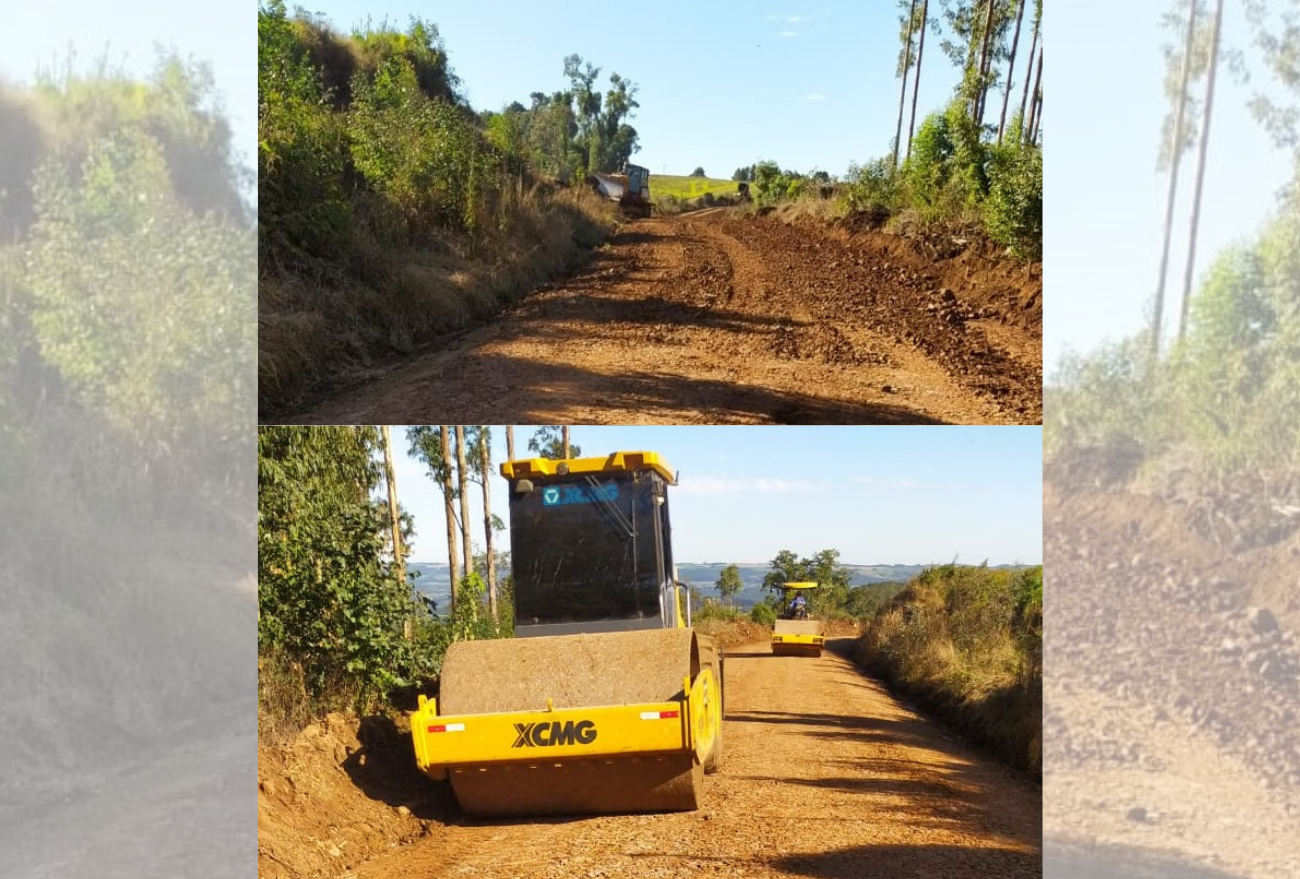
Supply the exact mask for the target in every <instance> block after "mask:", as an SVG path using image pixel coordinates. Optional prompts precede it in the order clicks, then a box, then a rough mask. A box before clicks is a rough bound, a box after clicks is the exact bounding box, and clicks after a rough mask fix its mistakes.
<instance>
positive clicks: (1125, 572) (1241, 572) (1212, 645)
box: [1043, 467, 1300, 879]
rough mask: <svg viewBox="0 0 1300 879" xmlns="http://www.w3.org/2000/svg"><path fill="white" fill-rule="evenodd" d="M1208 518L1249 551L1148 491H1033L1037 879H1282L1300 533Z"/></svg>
mask: <svg viewBox="0 0 1300 879" xmlns="http://www.w3.org/2000/svg"><path fill="white" fill-rule="evenodd" d="M1088 472H1089V473H1090V475H1094V476H1095V474H1096V473H1098V472H1103V471H1101V469H1100V468H1098V467H1090V468H1088ZM1152 472H1158V471H1156V469H1155V468H1153V469H1152ZM1148 478H1154V477H1148ZM1246 500H1248V501H1249V500H1253V501H1255V503H1254V508H1255V509H1254V512H1261V513H1263V514H1264V515H1265V516H1267V514H1268V513H1269V506H1268V504H1267V503H1265V502H1262V501H1260V500H1259V499H1258V498H1247V499H1246ZM1216 506H1217V508H1218V509H1220V510H1227V511H1229V512H1231V513H1234V514H1235V517H1236V518H1237V520H1238V521H1240V522H1242V523H1243V525H1247V528H1246V530H1247V532H1248V533H1249V532H1252V531H1253V532H1254V535H1253V536H1256V537H1257V544H1256V545H1251V546H1245V547H1234V546H1233V545H1232V544H1231V543H1229V542H1222V543H1221V542H1220V540H1222V539H1223V538H1226V537H1227V535H1228V532H1227V531H1224V530H1222V529H1224V528H1225V526H1227V525H1230V524H1231V523H1230V522H1229V521H1227V520H1223V519H1216V520H1215V523H1217V527H1218V528H1219V529H1221V530H1220V531H1219V532H1218V536H1217V537H1216V533H1215V532H1214V531H1213V530H1211V527H1209V526H1212V525H1213V524H1214V523H1210V522H1209V520H1208V519H1207V517H1206V515H1205V513H1204V512H1198V508H1197V507H1196V506H1194V505H1190V504H1187V503H1185V502H1181V501H1178V500H1174V499H1168V498H1164V497H1161V496H1160V495H1158V494H1155V493H1154V492H1150V490H1149V489H1148V491H1142V492H1140V491H1136V490H1128V489H1126V488H1119V487H1112V488H1107V489H1099V488H1096V487H1094V486H1093V485H1092V484H1091V480H1089V481H1088V483H1087V484H1084V485H1080V484H1071V483H1070V482H1069V481H1067V480H1066V479H1063V478H1061V477H1060V476H1059V475H1058V476H1056V477H1055V478H1048V479H1047V480H1046V481H1045V483H1044V503H1043V507H1044V532H1043V534H1044V545H1043V554H1044V563H1045V565H1046V566H1047V568H1048V569H1049V570H1051V571H1052V572H1053V577H1054V582H1055V583H1056V584H1057V588H1056V589H1055V590H1054V592H1053V596H1054V597H1053V601H1052V603H1051V606H1050V609H1049V612H1048V613H1047V614H1046V615H1045V617H1044V633H1043V635H1044V637H1043V642H1044V645H1045V656H1044V663H1045V666H1046V674H1045V675H1044V682H1045V686H1046V692H1045V694H1044V711H1043V739H1044V750H1043V780H1044V789H1045V791H1046V797H1045V806H1046V808H1045V812H1044V825H1045V833H1046V838H1047V845H1046V854H1047V861H1046V862H1047V864H1048V865H1054V864H1060V865H1061V867H1062V869H1061V871H1060V872H1046V873H1045V876H1047V877H1049V879H1052V877H1061V879H1066V877H1070V879H1073V877H1075V876H1085V875H1086V876H1097V877H1109V876H1141V877H1164V876H1171V877H1173V876H1177V877H1180V879H1181V877H1216V879H1226V877H1229V876H1232V877H1237V876H1240V877H1250V879H1284V877H1285V879H1291V877H1295V876H1300V848H1298V847H1297V845H1296V840H1298V839H1300V727H1297V724H1296V718H1297V716H1300V637H1297V627H1298V626H1300V598H1297V593H1296V586H1295V584H1296V560H1297V559H1298V558H1300V530H1298V529H1297V528H1296V526H1295V524H1294V523H1293V522H1290V521H1288V520H1287V519H1285V518H1283V519H1282V520H1281V524H1282V525H1284V526H1285V529H1284V530H1281V531H1277V532H1274V533H1273V534H1272V535H1271V536H1269V537H1268V538H1267V539H1265V538H1264V537H1262V535H1269V532H1270V530H1271V529H1270V528H1269V527H1268V523H1269V520H1268V519H1267V518H1265V519H1264V520H1260V519H1257V518H1255V517H1254V516H1252V515H1251V513H1252V509H1251V508H1244V509H1243V508H1240V507H1235V505H1234V504H1233V502H1232V501H1231V499H1229V498H1223V499H1220V500H1218V501H1217V503H1216ZM1252 522H1253V523H1254V524H1250V523H1252ZM1272 524H1274V525H1276V524H1278V523H1277V522H1274V523H1272ZM1175 858H1176V859H1177V860H1175ZM1085 861H1086V862H1087V863H1088V864H1089V869H1088V870H1087V871H1084V870H1083V869H1081V868H1080V869H1077V870H1076V869H1071V868H1069V865H1070V864H1082V863H1084V862H1085ZM1102 863H1109V864H1111V865H1112V866H1111V867H1109V868H1107V869H1099V868H1098V864H1102ZM1139 864H1141V865H1144V866H1143V867H1142V868H1141V869H1138V867H1137V866H1136V865H1139Z"/></svg>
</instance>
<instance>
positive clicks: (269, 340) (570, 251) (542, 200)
mask: <svg viewBox="0 0 1300 879" xmlns="http://www.w3.org/2000/svg"><path fill="white" fill-rule="evenodd" d="M498 220H499V226H498V230H499V231H498V232H497V233H496V234H494V235H490V236H489V235H481V236H478V237H476V238H474V239H472V240H471V239H469V238H468V237H465V236H456V235H452V234H448V235H446V236H445V237H443V238H442V239H441V240H439V241H438V242H436V246H433V247H430V246H428V242H424V243H422V244H421V245H419V246H416V245H398V244H394V243H390V241H385V238H386V236H383V235H382V234H377V232H376V230H374V229H373V228H371V226H370V224H368V223H366V222H365V221H364V220H363V221H361V222H358V223H356V224H354V225H353V226H352V228H351V229H350V230H349V232H348V234H347V237H346V239H345V240H344V241H343V242H342V243H341V245H340V247H339V248H338V250H337V252H336V253H335V254H334V255H333V257H332V258H330V259H328V260H327V259H312V260H298V261H295V264H294V265H292V266H291V267H281V266H277V265H276V264H275V263H274V262H272V263H270V264H269V265H267V264H264V265H263V266H261V267H260V273H261V277H260V278H259V280H258V295H259V314H258V403H259V408H261V409H262V410H264V411H265V410H270V411H274V410H276V409H277V408H279V407H283V406H285V405H288V404H290V403H292V401H293V400H294V399H295V398H297V397H299V396H300V395H302V394H303V393H305V392H307V391H310V390H311V389H313V388H314V387H315V386H318V385H320V384H322V383H324V382H326V381H328V380H329V379H330V378H331V377H332V376H334V375H337V374H338V373H340V372H341V371H343V370H345V369H347V368H350V367H353V368H354V367H356V366H362V367H365V366H369V365H370V364H372V363H373V362H375V361H377V360H380V359H383V358H385V357H391V356H395V355H400V354H405V353H410V352H412V351H415V350H417V349H419V348H420V347H422V346H423V345H425V344H427V343H428V342H430V341H431V340H432V339H434V338H436V337H437V336H438V335H440V334H443V333H447V332H452V331H455V330H457V329H460V328H462V327H464V326H466V325H467V324H469V323H470V322H471V321H473V320H476V319H479V318H482V317H486V316H488V315H490V314H492V313H494V312H495V311H496V310H498V309H499V308H500V307H501V306H502V305H504V304H506V303H508V302H511V301H514V300H516V299H518V298H519V297H521V296H522V295H523V294H525V293H527V292H528V291H529V290H530V289H532V288H533V287H535V286H536V285H537V284H538V283H540V282H541V281H543V280H545V279H546V278H548V277H550V276H552V275H554V274H555V273H557V272H561V271H564V270H566V269H569V268H573V267H574V266H576V265H577V264H579V263H580V262H581V261H582V260H583V259H584V258H585V257H586V255H587V254H588V253H589V252H590V251H591V249H592V248H594V247H596V246H597V245H598V244H600V243H601V242H602V241H604V240H605V239H606V238H607V237H608V236H609V234H610V233H611V232H612V230H613V228H614V224H615V206H614V205H612V204H611V203H609V202H606V201H604V200H603V199H600V198H599V197H597V196H596V195H594V194H593V193H591V192H589V191H588V190H587V189H586V188H585V187H572V188H568V189H564V188H555V189H550V188H544V187H536V188H534V189H533V191H531V192H525V193H520V194H518V195H516V196H513V197H511V198H509V199H508V200H506V202H505V203H504V204H503V205H502V206H501V209H500V212H499V215H498Z"/></svg>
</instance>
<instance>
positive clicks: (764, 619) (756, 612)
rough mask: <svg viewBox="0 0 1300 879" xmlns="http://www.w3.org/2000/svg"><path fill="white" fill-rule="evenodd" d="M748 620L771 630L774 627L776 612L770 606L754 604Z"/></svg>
mask: <svg viewBox="0 0 1300 879" xmlns="http://www.w3.org/2000/svg"><path fill="white" fill-rule="evenodd" d="M749 618H750V620H752V621H753V622H756V623H758V624H759V625H761V626H767V627H769V628H771V627H772V626H774V625H776V611H775V610H773V609H772V605H770V604H756V605H754V609H753V610H751V611H750V612H749Z"/></svg>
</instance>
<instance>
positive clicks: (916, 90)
mask: <svg viewBox="0 0 1300 879" xmlns="http://www.w3.org/2000/svg"><path fill="white" fill-rule="evenodd" d="M929 13H930V0H921V36H920V38H919V39H918V40H917V42H916V76H915V77H913V78H912V119H911V121H910V122H909V123H908V124H907V152H906V153H905V154H904V156H903V158H904V160H906V159H908V158H910V157H911V155H912V135H913V134H914V133H915V132H916V97H917V95H918V94H920V92H921V59H922V58H923V57H924V56H925V28H926V25H927V24H928V23H929V21H930V18H929Z"/></svg>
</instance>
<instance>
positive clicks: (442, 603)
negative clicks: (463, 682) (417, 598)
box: [410, 562, 1018, 613]
mask: <svg viewBox="0 0 1300 879" xmlns="http://www.w3.org/2000/svg"><path fill="white" fill-rule="evenodd" d="M729 564H731V562H684V563H679V564H678V565H677V576H678V577H679V578H681V579H682V580H683V581H684V582H686V583H689V584H690V585H691V586H694V587H695V588H696V589H698V590H699V591H700V594H701V595H702V596H703V597H705V598H717V597H718V593H717V590H715V589H714V588H713V586H714V584H715V583H717V582H718V577H719V576H720V575H721V573H722V569H723V568H725V567H726V566H727V565H729ZM735 564H736V567H737V568H739V569H740V580H741V582H742V583H744V584H745V585H744V586H742V587H741V590H740V594H739V595H737V596H736V604H737V605H738V606H740V607H742V608H750V607H753V606H754V605H755V604H757V603H758V602H760V601H762V599H763V578H764V577H765V576H767V572H768V571H769V570H771V568H770V567H769V566H768V565H766V564H759V563H742V562H736V563H735ZM935 564H946V562H936V563H935ZM844 567H846V568H848V569H849V570H850V571H852V572H853V578H852V579H851V580H850V581H849V585H851V586H870V585H872V584H875V583H906V582H907V581H908V580H911V579H912V578H913V577H915V576H916V575H917V574H919V573H921V572H922V571H924V570H925V569H926V568H930V567H934V565H845V566H844ZM992 567H994V568H1016V567H1018V566H1017V565H994V566H992ZM410 569H411V570H412V571H415V572H417V573H418V574H419V576H418V577H417V578H416V580H415V587H416V589H418V590H419V591H420V592H422V593H423V594H425V595H428V596H429V597H430V598H432V599H433V600H434V601H435V602H436V603H437V607H438V612H439V613H443V612H445V611H446V609H447V607H448V604H449V602H450V598H451V578H450V577H449V576H448V571H447V565H446V564H434V563H430V562H412V563H411V564H410Z"/></svg>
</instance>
